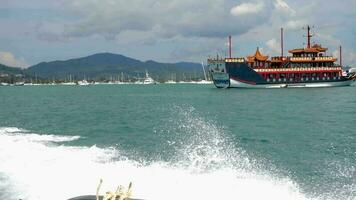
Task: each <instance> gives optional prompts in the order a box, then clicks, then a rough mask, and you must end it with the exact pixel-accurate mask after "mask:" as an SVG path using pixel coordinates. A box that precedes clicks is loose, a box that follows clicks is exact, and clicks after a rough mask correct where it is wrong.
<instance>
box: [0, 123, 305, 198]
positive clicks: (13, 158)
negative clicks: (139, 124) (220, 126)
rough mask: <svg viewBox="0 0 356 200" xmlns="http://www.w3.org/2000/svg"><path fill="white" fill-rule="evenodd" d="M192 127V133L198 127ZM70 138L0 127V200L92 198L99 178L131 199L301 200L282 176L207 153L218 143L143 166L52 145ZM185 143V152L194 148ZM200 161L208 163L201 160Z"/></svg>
mask: <svg viewBox="0 0 356 200" xmlns="http://www.w3.org/2000/svg"><path fill="white" fill-rule="evenodd" d="M195 122H197V121H195ZM196 124H198V125H197V126H195V127H197V130H198V129H199V123H198V122H197V123H196ZM201 125H202V124H201ZM203 126H205V125H202V126H200V128H202V127H203ZM209 128H211V127H209ZM189 129H190V130H193V129H191V128H189ZM197 138H200V137H197ZM75 139H79V137H68V136H51V135H40V134H36V133H29V132H28V131H25V130H21V129H17V128H0V180H1V181H4V182H1V184H0V187H1V188H0V191H4V192H3V193H2V194H0V199H4V198H5V197H6V199H28V200H32V199H36V200H37V199H38V200H42V199H43V200H45V199H53V200H57V199H58V200H65V199H68V198H70V197H74V196H79V195H83V194H95V190H96V186H97V184H98V181H99V179H100V178H103V179H104V183H103V185H102V190H101V192H102V194H103V193H104V192H105V191H108V190H110V191H113V190H115V188H116V186H117V185H118V184H128V183H129V182H133V194H134V197H136V198H142V199H152V200H167V199H169V200H175V199H177V200H178V199H179V200H182V199H185V200H190V199H204V200H210V199H283V200H285V199H306V198H305V197H304V195H303V194H302V193H301V192H300V191H299V190H298V186H297V185H296V184H295V183H293V182H292V181H291V180H289V179H287V178H286V179H280V178H274V177H273V176H270V175H268V174H261V173H259V172H254V171H253V170H245V169H240V168H239V167H237V166H236V165H234V164H229V163H228V160H229V159H232V158H231V157H230V156H231V155H230V156H226V155H223V151H224V149H219V150H216V151H213V150H214V148H215V147H217V146H218V145H216V146H214V144H219V140H218V139H211V140H208V141H206V143H204V142H203V143H201V145H200V146H199V145H198V147H196V148H193V149H187V151H186V152H183V151H182V152H181V153H182V154H185V155H182V159H181V161H179V162H177V163H170V162H154V163H150V164H148V165H143V164H140V163H138V162H136V161H133V160H129V159H127V158H125V157H122V156H121V155H122V153H121V151H120V150H118V149H114V148H105V149H104V148H98V147H96V146H92V147H75V146H63V145H60V144H56V143H53V142H58V141H61V142H63V141H72V140H75ZM201 139H202V138H201ZM191 141H192V142H188V145H187V146H186V148H190V147H193V146H194V145H193V144H197V141H193V140H191ZM205 144H207V145H205ZM211 145H212V146H211ZM207 146H211V147H210V150H209V148H207ZM199 152H200V153H199ZM201 152H202V153H201ZM204 158H211V160H206V162H204ZM236 159H242V158H236ZM214 162H217V163H219V167H213V168H209V170H197V168H199V169H205V168H206V166H211V163H214ZM241 162H245V161H241ZM192 166H193V167H192ZM213 166H215V165H213ZM2 179H3V180H2ZM9 197H10V198H9Z"/></svg>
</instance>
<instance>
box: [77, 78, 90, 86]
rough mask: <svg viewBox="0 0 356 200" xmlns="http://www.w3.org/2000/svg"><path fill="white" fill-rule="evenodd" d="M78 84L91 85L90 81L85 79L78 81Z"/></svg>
mask: <svg viewBox="0 0 356 200" xmlns="http://www.w3.org/2000/svg"><path fill="white" fill-rule="evenodd" d="M78 85H90V83H89V82H88V81H87V80H85V79H84V80H82V81H78Z"/></svg>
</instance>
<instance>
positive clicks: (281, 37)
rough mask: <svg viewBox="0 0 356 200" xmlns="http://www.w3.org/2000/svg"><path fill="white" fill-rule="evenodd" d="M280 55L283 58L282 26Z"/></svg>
mask: <svg viewBox="0 0 356 200" xmlns="http://www.w3.org/2000/svg"><path fill="white" fill-rule="evenodd" d="M281 57H282V59H283V28H281Z"/></svg>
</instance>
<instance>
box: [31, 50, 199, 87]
mask: <svg viewBox="0 0 356 200" xmlns="http://www.w3.org/2000/svg"><path fill="white" fill-rule="evenodd" d="M146 70H147V71H148V72H149V74H150V76H152V77H153V78H154V79H156V80H161V81H162V80H167V79H170V78H171V77H172V76H174V77H176V79H177V80H182V79H187V78H189V77H191V78H192V79H199V78H202V77H203V71H202V68H201V64H198V63H190V62H180V63H159V62H156V61H153V60H149V61H145V62H143V61H140V60H136V59H133V58H129V57H126V56H123V55H119V54H112V53H99V54H94V55H91V56H87V57H83V58H75V59H70V60H65V61H53V62H42V63H39V64H37V65H34V66H31V67H29V68H28V69H27V70H26V72H27V73H28V74H32V75H33V74H36V75H37V76H39V77H42V78H46V79H64V78H68V77H69V76H70V75H71V76H72V77H75V78H76V79H77V80H78V79H82V78H84V76H85V77H86V78H87V79H93V80H99V79H107V80H108V79H110V77H117V76H119V75H121V73H123V74H124V76H125V77H130V78H131V79H135V78H138V77H143V76H144V74H145V71H146Z"/></svg>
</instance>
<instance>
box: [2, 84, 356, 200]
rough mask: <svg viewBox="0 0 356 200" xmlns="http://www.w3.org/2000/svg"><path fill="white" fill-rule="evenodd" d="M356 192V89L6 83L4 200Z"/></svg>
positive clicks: (302, 196)
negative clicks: (120, 193)
mask: <svg viewBox="0 0 356 200" xmlns="http://www.w3.org/2000/svg"><path fill="white" fill-rule="evenodd" d="M100 179H102V180H103V183H102V185H101V188H100V191H99V193H100V194H105V192H107V191H115V190H116V188H117V187H118V185H122V186H124V187H126V188H127V186H128V184H129V183H130V182H132V197H133V198H138V199H147V200H183V199H184V200H200V199H201V200H212V199H214V200H216V199H224V200H225V199H226V200H228V199H229V200H243V199H247V200H251V199H252V200H253V199H258V200H262V199H273V200H279V199H280V200H289V199H293V200H306V199H308V200H309V199H310V200H355V199H356V86H350V87H338V88H314V89H313V88H304V89H303V88H298V89H296V88H294V89H292V88H283V89H217V88H215V87H214V86H213V85H197V84H157V85H133V84H132V85H89V86H21V87H15V86H13V87H10V86H2V87H1V86H0V199H4V200H5V199H6V200H19V199H21V200H49V199H51V200H66V199H69V198H72V197H75V196H80V195H86V194H93V195H94V194H95V193H96V189H97V186H98V184H99V181H100Z"/></svg>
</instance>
